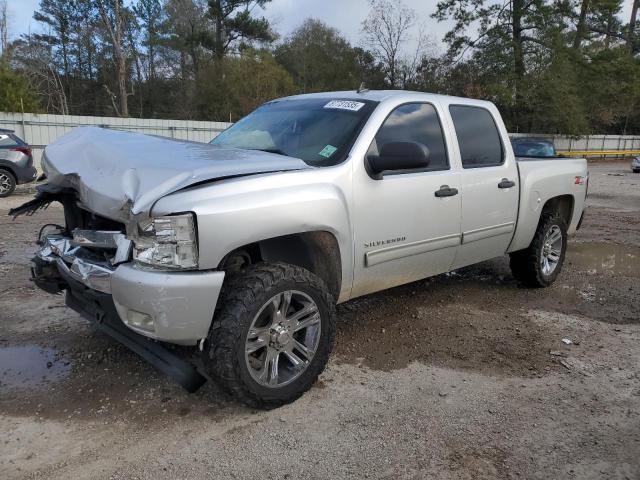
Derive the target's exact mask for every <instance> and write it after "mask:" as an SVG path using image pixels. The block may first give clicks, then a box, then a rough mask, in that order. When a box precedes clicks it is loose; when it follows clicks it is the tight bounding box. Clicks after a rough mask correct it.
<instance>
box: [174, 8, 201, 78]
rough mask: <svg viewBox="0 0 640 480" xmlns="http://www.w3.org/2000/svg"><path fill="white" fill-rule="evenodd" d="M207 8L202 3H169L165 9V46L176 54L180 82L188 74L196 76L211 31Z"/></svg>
mask: <svg viewBox="0 0 640 480" xmlns="http://www.w3.org/2000/svg"><path fill="white" fill-rule="evenodd" d="M207 8H208V7H207V4H206V2H205V1H204V0H168V1H167V3H166V5H165V9H166V20H165V24H164V28H165V29H166V30H167V32H168V35H167V37H168V38H167V40H166V44H167V46H169V47H170V48H172V49H173V50H175V51H177V52H178V53H179V58H180V73H181V77H182V79H183V80H185V79H187V78H188V77H189V75H190V73H193V76H195V77H197V76H198V72H199V70H200V63H201V57H202V52H201V50H202V44H203V43H204V41H205V39H206V36H207V31H208V30H209V29H210V28H211V25H210V23H211V20H210V19H209V18H207ZM189 60H190V65H189Z"/></svg>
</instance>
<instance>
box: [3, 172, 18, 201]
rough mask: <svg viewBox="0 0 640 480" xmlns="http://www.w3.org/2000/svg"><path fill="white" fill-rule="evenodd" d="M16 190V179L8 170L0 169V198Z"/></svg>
mask: <svg viewBox="0 0 640 480" xmlns="http://www.w3.org/2000/svg"><path fill="white" fill-rule="evenodd" d="M15 189H16V177H14V176H13V173H11V172H10V171H8V170H4V169H1V168H0V197H8V196H9V195H11V194H12V193H13V191H14V190H15Z"/></svg>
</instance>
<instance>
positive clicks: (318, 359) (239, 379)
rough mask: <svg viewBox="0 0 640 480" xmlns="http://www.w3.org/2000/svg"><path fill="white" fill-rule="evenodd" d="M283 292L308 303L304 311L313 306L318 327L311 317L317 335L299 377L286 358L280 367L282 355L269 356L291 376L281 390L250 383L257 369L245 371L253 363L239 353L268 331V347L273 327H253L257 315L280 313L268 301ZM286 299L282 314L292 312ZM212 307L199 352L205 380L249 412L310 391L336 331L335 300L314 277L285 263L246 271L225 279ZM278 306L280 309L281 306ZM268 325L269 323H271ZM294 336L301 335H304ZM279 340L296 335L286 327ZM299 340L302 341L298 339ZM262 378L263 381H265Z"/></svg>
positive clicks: (263, 265) (281, 296)
mask: <svg viewBox="0 0 640 480" xmlns="http://www.w3.org/2000/svg"><path fill="white" fill-rule="evenodd" d="M287 292H296V293H294V295H298V296H299V297H300V298H302V299H308V300H309V304H307V306H309V305H311V304H312V303H315V306H316V307H317V309H316V311H317V316H319V322H318V321H317V318H316V320H315V324H318V325H319V332H318V330H316V332H318V333H317V336H315V337H314V344H316V342H317V346H316V348H315V353H314V354H313V356H312V357H311V359H310V360H308V361H307V362H306V367H305V369H304V370H303V371H302V372H301V373H299V371H298V370H296V369H295V368H294V364H293V363H292V362H290V361H289V357H288V356H287V358H285V360H284V362H285V363H284V364H283V363H282V362H283V360H282V358H284V353H283V354H282V355H283V356H279V355H280V353H277V354H275V355H276V356H277V357H278V358H279V359H280V360H279V362H280V368H284V367H289V370H290V371H292V372H294V373H291V379H290V380H289V382H288V383H284V384H283V385H282V386H279V385H278V384H277V383H276V384H273V385H269V386H265V385H264V384H262V383H260V382H261V380H262V378H260V379H258V378H256V375H257V374H256V371H257V370H255V369H253V370H252V367H251V366H250V363H251V361H253V360H254V359H253V357H252V358H251V360H249V359H248V357H247V354H246V353H245V352H246V351H248V350H249V348H250V347H248V346H247V345H249V344H248V343H247V342H249V341H251V336H252V335H255V332H256V331H258V330H259V331H263V332H264V331H268V332H271V333H270V334H267V335H268V338H269V339H271V340H270V341H269V342H268V343H267V344H265V345H274V343H273V335H274V333H273V332H274V328H270V327H269V325H273V323H268V325H267V326H263V327H261V328H257V327H256V322H257V321H258V320H257V319H258V318H259V316H261V315H263V312H264V311H265V310H264V309H265V308H273V309H274V310H275V312H272V314H271V315H272V316H273V318H275V315H279V314H280V310H281V309H282V308H276V307H273V303H274V299H276V298H284V295H286V294H287ZM289 298H290V303H291V307H289V306H288V307H286V310H287V311H289V312H290V311H292V309H293V311H294V312H295V308H294V305H293V302H294V300H291V297H289ZM218 305H219V308H218V309H217V311H216V313H215V316H214V319H213V322H212V325H211V330H210V333H209V338H208V341H207V344H206V348H205V351H204V354H205V355H204V363H205V366H206V368H207V370H208V373H209V374H210V375H211V377H212V378H213V379H214V380H215V381H217V382H218V383H219V384H220V385H221V386H222V387H223V388H224V389H225V390H226V391H227V392H229V393H230V394H231V395H232V396H233V397H235V398H236V399H237V400H240V401H241V402H243V403H245V404H247V405H250V406H252V407H257V408H275V407H278V406H281V405H284V404H286V403H290V402H293V401H294V400H296V399H297V398H299V397H300V396H301V395H302V394H303V393H304V392H306V391H307V390H309V389H310V388H311V386H312V385H313V384H314V382H315V381H316V379H317V378H318V375H320V373H322V371H323V370H324V368H325V366H326V364H327V361H328V359H329V354H330V353H331V350H332V348H333V344H334V339H335V330H336V313H335V301H334V299H333V297H332V296H331V294H330V293H329V290H328V288H327V286H326V285H325V283H324V282H323V281H322V280H321V279H320V278H319V277H317V276H316V275H314V274H312V273H311V272H309V271H308V270H306V269H304V268H301V267H297V266H295V265H289V264H285V263H273V264H267V263H262V264H257V265H255V266H252V267H249V268H248V269H247V270H246V271H245V272H244V273H242V274H238V275H234V276H233V277H230V278H229V281H228V285H225V288H224V289H223V292H222V294H221V296H220V300H219V302H218ZM281 305H284V301H283V303H282V304H281ZM285 315H286V312H285ZM293 317H294V315H291V318H293ZM278 318H283V317H278ZM306 318H309V317H308V316H307V317H306ZM291 321H292V322H295V320H291ZM268 322H274V320H269V321H268ZM300 324H302V320H300ZM278 325H280V324H278ZM287 325H288V326H291V325H293V323H291V324H287V323H286V322H285V326H287ZM306 328H311V327H306ZM279 331H280V330H279ZM276 333H277V332H276ZM298 333H304V335H305V336H306V335H307V331H306V330H305V331H304V332H298ZM269 335H270V336H269ZM282 335H283V336H284V337H286V338H287V339H289V338H291V339H293V338H295V337H294V335H296V333H294V329H293V328H291V329H290V335H289V333H288V332H284V333H283V334H282ZM305 338H306V337H305ZM276 341H279V339H276ZM300 341H301V342H304V340H300ZM262 348H264V352H267V348H271V347H267V346H264V347H262ZM275 348H276V350H277V349H279V348H283V349H284V348H286V347H282V346H281V345H280V344H279V343H276V344H275ZM294 348H295V347H294ZM272 351H273V350H272ZM296 352H297V351H296ZM298 353H299V352H298ZM260 355H262V353H260ZM264 355H265V357H263V358H265V360H263V361H264V362H265V363H264V365H265V366H266V365H268V363H267V361H266V355H267V353H264ZM294 355H295V354H294ZM294 358H295V357H294ZM277 364H278V362H277V361H276V365H277ZM283 365H284V367H283ZM265 368H266V367H265ZM277 368H278V367H276V369H277ZM283 375H284V374H283ZM295 375H299V376H297V377H296V376H295ZM267 377H268V378H271V379H272V375H271V373H268V374H267ZM267 377H265V379H268V378H267ZM276 379H277V374H276Z"/></svg>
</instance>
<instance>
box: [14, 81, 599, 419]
mask: <svg viewBox="0 0 640 480" xmlns="http://www.w3.org/2000/svg"><path fill="white" fill-rule="evenodd" d="M43 169H44V172H45V174H46V177H47V179H48V183H46V184H44V185H43V186H41V187H40V191H39V194H38V195H37V197H36V198H35V199H34V200H32V201H30V202H28V203H27V204H25V205H23V206H21V207H18V208H16V209H14V210H13V211H12V212H11V213H12V214H13V215H20V214H33V213H35V212H36V211H37V210H38V209H40V208H44V207H46V206H47V205H48V204H49V203H51V202H53V201H59V202H61V203H62V204H63V206H64V214H65V224H64V225H61V226H48V227H44V228H43V229H42V231H41V233H40V236H39V238H38V243H39V245H40V249H39V251H38V252H37V253H36V255H35V257H34V259H33V277H34V281H35V282H36V284H37V285H39V286H40V287H41V288H43V289H44V290H46V291H48V292H51V293H59V292H63V291H64V292H65V294H66V303H67V305H68V306H69V307H71V308H73V309H75V310H77V311H78V312H80V313H81V314H83V315H84V316H85V317H87V318H89V319H90V320H92V321H95V322H96V323H97V325H98V326H99V328H101V329H102V330H104V331H105V332H107V333H109V334H111V335H112V336H114V337H115V338H116V339H117V340H119V341H121V342H123V343H124V344H126V345H127V346H129V347H130V348H132V349H133V350H135V351H136V352H138V353H139V354H141V355H142V356H144V357H145V358H146V359H148V360H149V361H151V362H152V363H153V364H154V365H156V366H157V367H158V368H159V369H161V370H162V371H164V372H166V373H168V374H170V375H172V376H173V377H174V378H176V379H177V380H178V381H179V382H181V383H182V385H184V386H185V387H186V388H187V389H189V390H194V389H196V388H197V387H198V386H199V385H200V384H201V383H202V382H203V381H204V379H205V378H213V379H214V380H216V381H218V382H219V383H220V384H221V385H222V386H223V387H224V388H226V390H227V391H229V392H230V393H232V394H233V395H234V396H235V397H237V398H238V399H239V400H241V401H244V402H246V403H248V404H251V405H259V406H263V407H273V406H277V405H281V404H284V403H286V402H291V401H293V400H295V399H296V398H298V397H299V396H300V395H301V394H302V393H304V392H305V391H306V390H307V389H309V388H310V387H311V385H312V384H313V382H314V381H315V380H316V378H317V377H318V375H319V374H320V373H321V372H322V371H323V369H324V368H325V365H326V363H327V360H328V357H329V354H330V352H331V349H332V345H333V343H334V336H335V331H336V312H335V305H336V303H340V302H346V301H348V300H349V299H352V298H355V297H359V296H361V295H366V294H369V293H372V292H377V291H379V290H383V289H387V288H390V287H393V286H396V285H400V284H405V283H408V282H413V281H416V280H419V279H422V278H425V277H429V276H433V275H438V274H441V273H443V272H448V271H450V270H454V269H458V268H461V267H464V266H467V265H470V264H474V263H477V262H482V261H484V260H487V259H490V258H493V257H498V256H502V255H505V254H509V256H510V263H511V268H512V271H513V274H514V276H515V277H516V278H517V279H518V280H519V281H520V282H522V283H523V284H524V285H527V286H530V287H546V286H548V285H551V284H552V283H553V282H554V280H555V279H556V277H557V276H558V274H559V273H560V270H561V268H562V264H563V261H564V258H565V250H566V248H567V235H569V234H572V233H574V232H575V231H576V229H577V228H578V226H579V222H580V220H581V217H582V215H583V210H584V208H585V197H586V190H587V177H588V172H587V165H586V162H585V160H582V159H572V158H566V159H552V160H541V159H525V160H522V161H519V160H516V158H515V157H514V154H513V150H512V147H511V143H510V141H509V137H508V134H507V131H506V129H505V126H504V124H503V122H502V119H501V117H500V114H499V113H498V110H497V109H496V107H495V106H494V105H493V104H492V103H489V102H486V101H479V100H471V99H465V98H454V97H447V96H440V95H432V94H426V93H415V92H403V91H367V92H331V93H319V94H311V95H301V96H294V97H288V98H283V99H279V100H274V101H271V102H268V103H266V104H265V105H263V106H261V107H260V108H258V109H257V110H255V111H254V112H253V113H251V114H250V115H248V116H247V117H245V118H243V119H242V120H240V121H239V122H237V123H236V124H234V125H233V126H231V127H230V128H229V129H228V130H226V131H224V132H223V133H221V134H220V135H219V136H217V137H216V138H215V139H214V140H213V141H212V142H211V144H200V143H194V142H187V141H176V140H171V139H166V138H160V137H153V136H145V135H139V134H133V133H126V132H117V131H111V130H105V129H98V128H80V129H76V130H74V131H72V132H70V133H68V134H67V135H65V136H64V137H62V138H61V139H59V140H58V141H56V142H55V143H53V144H51V145H49V146H48V147H47V148H46V150H45V152H44V159H43ZM171 344H178V345H185V346H192V347H193V348H192V349H191V350H189V349H187V351H190V352H191V354H192V356H191V357H189V356H187V357H185V356H184V355H183V351H184V350H185V349H184V348H174V347H172V346H171Z"/></svg>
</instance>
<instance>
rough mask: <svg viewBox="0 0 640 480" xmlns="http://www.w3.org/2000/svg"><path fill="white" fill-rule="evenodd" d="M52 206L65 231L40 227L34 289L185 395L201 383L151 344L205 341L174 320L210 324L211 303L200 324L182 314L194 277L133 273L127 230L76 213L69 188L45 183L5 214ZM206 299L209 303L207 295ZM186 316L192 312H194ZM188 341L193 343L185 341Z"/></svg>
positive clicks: (169, 351) (170, 351)
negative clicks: (60, 209)
mask: <svg viewBox="0 0 640 480" xmlns="http://www.w3.org/2000/svg"><path fill="white" fill-rule="evenodd" d="M53 201H58V202H60V203H62V205H63V206H64V211H65V226H64V227H63V226H60V225H45V226H44V227H43V228H42V229H41V230H40V232H39V235H38V239H37V243H38V245H39V249H38V251H37V252H36V254H35V256H34V257H33V259H32V280H33V281H34V282H35V284H36V285H37V286H38V287H40V288H41V289H42V290H44V291H46V292H48V293H52V294H59V293H64V295H65V303H66V305H67V306H68V307H70V308H72V309H73V310H75V311H76V312H78V313H80V314H81V315H82V316H83V317H85V318H86V319H88V320H90V321H91V322H92V323H94V324H95V325H96V326H97V328H98V329H99V330H101V331H103V332H105V333H107V334H109V335H110V336H112V337H113V338H115V339H116V340H118V341H119V342H121V343H122V344H124V345H125V346H127V347H129V348H130V349H131V350H133V351H134V352H136V353H138V354H139V355H141V356H142V357H143V358H145V359H146V360H147V361H149V362H150V363H151V364H153V365H154V366H155V367H156V368H158V369H159V370H161V371H162V372H163V373H165V374H168V375H169V376H171V377H172V378H174V379H175V380H176V381H177V382H178V383H180V384H181V385H182V386H183V387H184V388H185V389H187V390H188V391H195V390H196V389H197V388H199V387H200V386H201V385H202V384H203V383H204V381H205V378H204V377H203V376H202V375H201V374H200V373H199V372H198V370H197V368H196V367H195V366H194V364H193V363H192V362H190V361H189V360H188V359H187V360H186V359H185V358H183V355H182V354H176V351H175V349H174V348H172V347H169V346H168V345H166V344H164V343H161V342H158V341H156V340H163V341H170V342H172V343H182V344H193V343H194V342H195V341H196V340H197V339H198V338H201V337H202V336H203V335H205V334H203V333H201V332H194V331H193V325H191V328H192V331H189V330H188V328H182V327H183V326H181V325H180V322H179V321H178V322H177V323H176V322H174V321H173V320H174V319H175V318H178V319H181V320H180V321H182V322H186V323H189V322H195V323H196V324H198V323H202V320H201V318H207V317H208V319H209V320H208V321H209V322H210V318H211V315H212V312H213V309H214V308H215V303H214V304H213V305H210V308H200V318H194V317H193V316H189V315H185V314H183V311H184V310H185V309H186V310H189V304H188V301H187V300H186V299H187V297H188V289H189V278H190V277H191V276H193V275H198V274H197V273H192V274H191V276H189V278H187V276H181V277H175V276H171V275H167V274H166V272H159V271H154V270H153V269H149V270H144V269H139V268H136V267H135V266H134V264H133V261H132V258H133V246H134V244H133V242H132V240H130V239H129V238H127V234H126V227H125V225H124V224H121V223H118V222H115V221H113V220H110V219H107V218H104V217H100V216H98V215H96V214H93V213H91V212H89V211H87V210H84V209H82V208H81V207H80V206H79V205H78V199H77V197H76V196H75V194H74V193H73V191H70V190H67V189H61V188H58V187H55V186H51V185H43V186H41V187H40V188H39V193H38V196H37V197H36V198H35V199H34V200H32V201H30V202H27V203H26V204H24V205H22V206H21V207H18V208H16V209H13V210H12V211H11V212H10V215H13V216H14V217H15V216H17V215H32V214H33V213H36V212H38V211H39V210H42V209H45V208H47V207H48V206H49V204H50V203H51V202H53ZM196 279H197V280H200V282H196V283H195V284H194V291H195V298H194V300H195V301H199V300H201V298H202V297H203V295H204V294H203V293H202V290H204V289H203V284H204V280H205V279H204V277H196ZM220 283H221V281H220ZM198 292H200V293H198ZM207 295H208V296H209V298H211V293H210V292H207ZM216 300H217V296H216ZM189 313H192V314H198V308H193V309H191V312H189ZM204 328H205V327H202V328H201V330H203V329H204ZM206 328H208V327H206ZM191 336H194V337H196V338H195V339H193V341H191V339H190V337H191Z"/></svg>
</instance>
